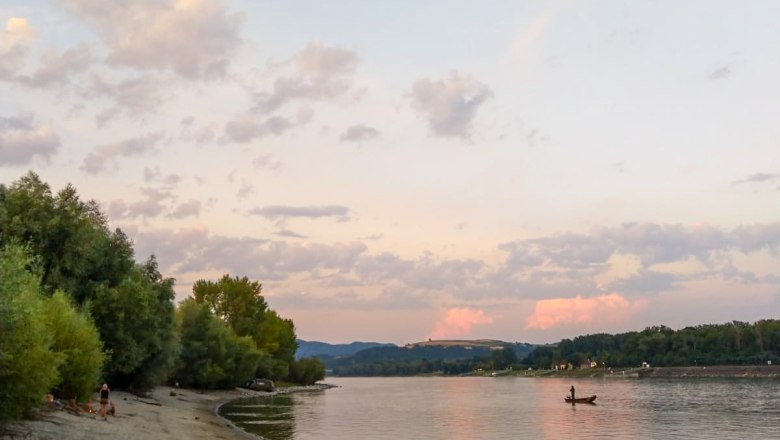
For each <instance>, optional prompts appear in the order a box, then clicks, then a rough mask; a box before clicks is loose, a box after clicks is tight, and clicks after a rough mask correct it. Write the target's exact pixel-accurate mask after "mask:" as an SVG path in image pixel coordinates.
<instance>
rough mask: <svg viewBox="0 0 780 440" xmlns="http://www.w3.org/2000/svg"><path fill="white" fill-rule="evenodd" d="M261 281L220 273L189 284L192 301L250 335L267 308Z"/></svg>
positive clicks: (240, 332)
mask: <svg viewBox="0 0 780 440" xmlns="http://www.w3.org/2000/svg"><path fill="white" fill-rule="evenodd" d="M261 292H262V285H261V284H260V283H259V282H257V281H249V279H248V278H247V277H243V278H239V277H234V278H231V277H230V276H229V275H224V276H223V277H222V278H220V279H219V281H217V282H213V281H205V280H198V281H197V282H195V284H194V285H193V286H192V293H193V296H194V297H195V301H197V302H199V303H204V304H207V305H208V306H209V308H210V309H211V311H212V312H213V313H214V314H215V315H216V316H217V317H219V318H220V319H222V320H223V321H225V322H226V323H227V324H228V325H229V326H230V328H232V329H233V331H234V332H236V334H239V335H251V334H253V333H254V332H255V329H256V326H257V324H258V323H260V322H262V320H263V314H264V313H265V311H266V310H267V309H268V305H267V304H266V303H265V298H263V296H262V295H261Z"/></svg>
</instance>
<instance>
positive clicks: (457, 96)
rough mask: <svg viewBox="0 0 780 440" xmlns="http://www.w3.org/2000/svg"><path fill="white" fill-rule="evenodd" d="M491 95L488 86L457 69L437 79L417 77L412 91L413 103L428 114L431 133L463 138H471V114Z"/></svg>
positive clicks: (472, 115)
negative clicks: (445, 76) (460, 72)
mask: <svg viewBox="0 0 780 440" xmlns="http://www.w3.org/2000/svg"><path fill="white" fill-rule="evenodd" d="M492 96H493V92H492V91H491V90H490V88H489V87H488V86H486V85H485V84H482V83H480V82H479V81H476V80H475V79H473V78H472V77H471V76H468V75H461V74H459V73H458V72H452V73H451V74H450V76H449V77H447V78H445V79H442V80H438V81H432V80H430V79H428V78H424V79H420V80H418V81H416V82H415V83H414V85H413V86H412V92H411V98H412V106H413V107H414V108H416V109H417V110H419V111H421V112H422V113H424V114H425V115H426V116H427V117H428V124H429V125H430V128H431V130H432V131H433V133H434V134H436V135H438V136H443V137H459V138H463V139H469V138H470V131H471V122H472V121H473V119H474V116H475V115H476V113H477V111H478V110H479V108H480V106H481V105H482V104H484V103H485V101H487V100H488V99H489V98H491V97H492Z"/></svg>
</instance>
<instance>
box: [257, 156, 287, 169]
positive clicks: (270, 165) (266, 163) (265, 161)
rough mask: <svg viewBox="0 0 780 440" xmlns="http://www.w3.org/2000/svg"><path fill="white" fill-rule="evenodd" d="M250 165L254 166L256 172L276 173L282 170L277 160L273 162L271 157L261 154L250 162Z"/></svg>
mask: <svg viewBox="0 0 780 440" xmlns="http://www.w3.org/2000/svg"><path fill="white" fill-rule="evenodd" d="M252 165H254V167H255V168H257V169H258V170H271V171H278V170H280V169H281V168H282V163H281V162H279V161H278V160H274V159H273V157H272V156H271V155H269V154H262V155H260V156H257V157H256V158H255V159H254V160H253V161H252Z"/></svg>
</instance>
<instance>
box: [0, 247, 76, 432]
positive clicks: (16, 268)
mask: <svg viewBox="0 0 780 440" xmlns="http://www.w3.org/2000/svg"><path fill="white" fill-rule="evenodd" d="M33 266H34V261H33V259H32V258H31V257H30V255H29V252H28V251H27V249H26V248H24V247H21V246H18V245H8V246H5V247H4V248H2V249H0V384H2V386H0V421H1V420H8V419H15V418H20V417H23V416H25V415H27V414H28V413H29V412H30V411H31V410H32V409H34V408H37V407H38V406H40V404H41V402H42V401H43V398H44V396H45V395H46V394H47V393H48V392H49V390H50V389H51V388H52V387H53V386H54V385H55V384H56V383H57V382H58V376H59V375H58V370H57V368H58V367H59V366H60V364H61V363H62V361H63V356H62V355H61V354H59V353H55V352H53V351H52V350H51V346H52V343H53V338H52V336H51V334H50V333H49V330H48V328H47V326H46V322H45V319H43V316H44V311H45V305H44V301H43V297H42V296H41V294H40V292H39V289H40V277H39V276H38V275H37V274H35V273H34V272H33V271H31V270H30V269H29V268H30V267H33Z"/></svg>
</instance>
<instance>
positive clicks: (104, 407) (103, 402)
mask: <svg viewBox="0 0 780 440" xmlns="http://www.w3.org/2000/svg"><path fill="white" fill-rule="evenodd" d="M110 394H111V390H109V389H108V384H107V383H104V384H103V386H102V387H101V388H100V410H99V411H98V415H99V416H101V417H103V418H104V419H107V417H106V412H107V411H108V396H109V395H110Z"/></svg>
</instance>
